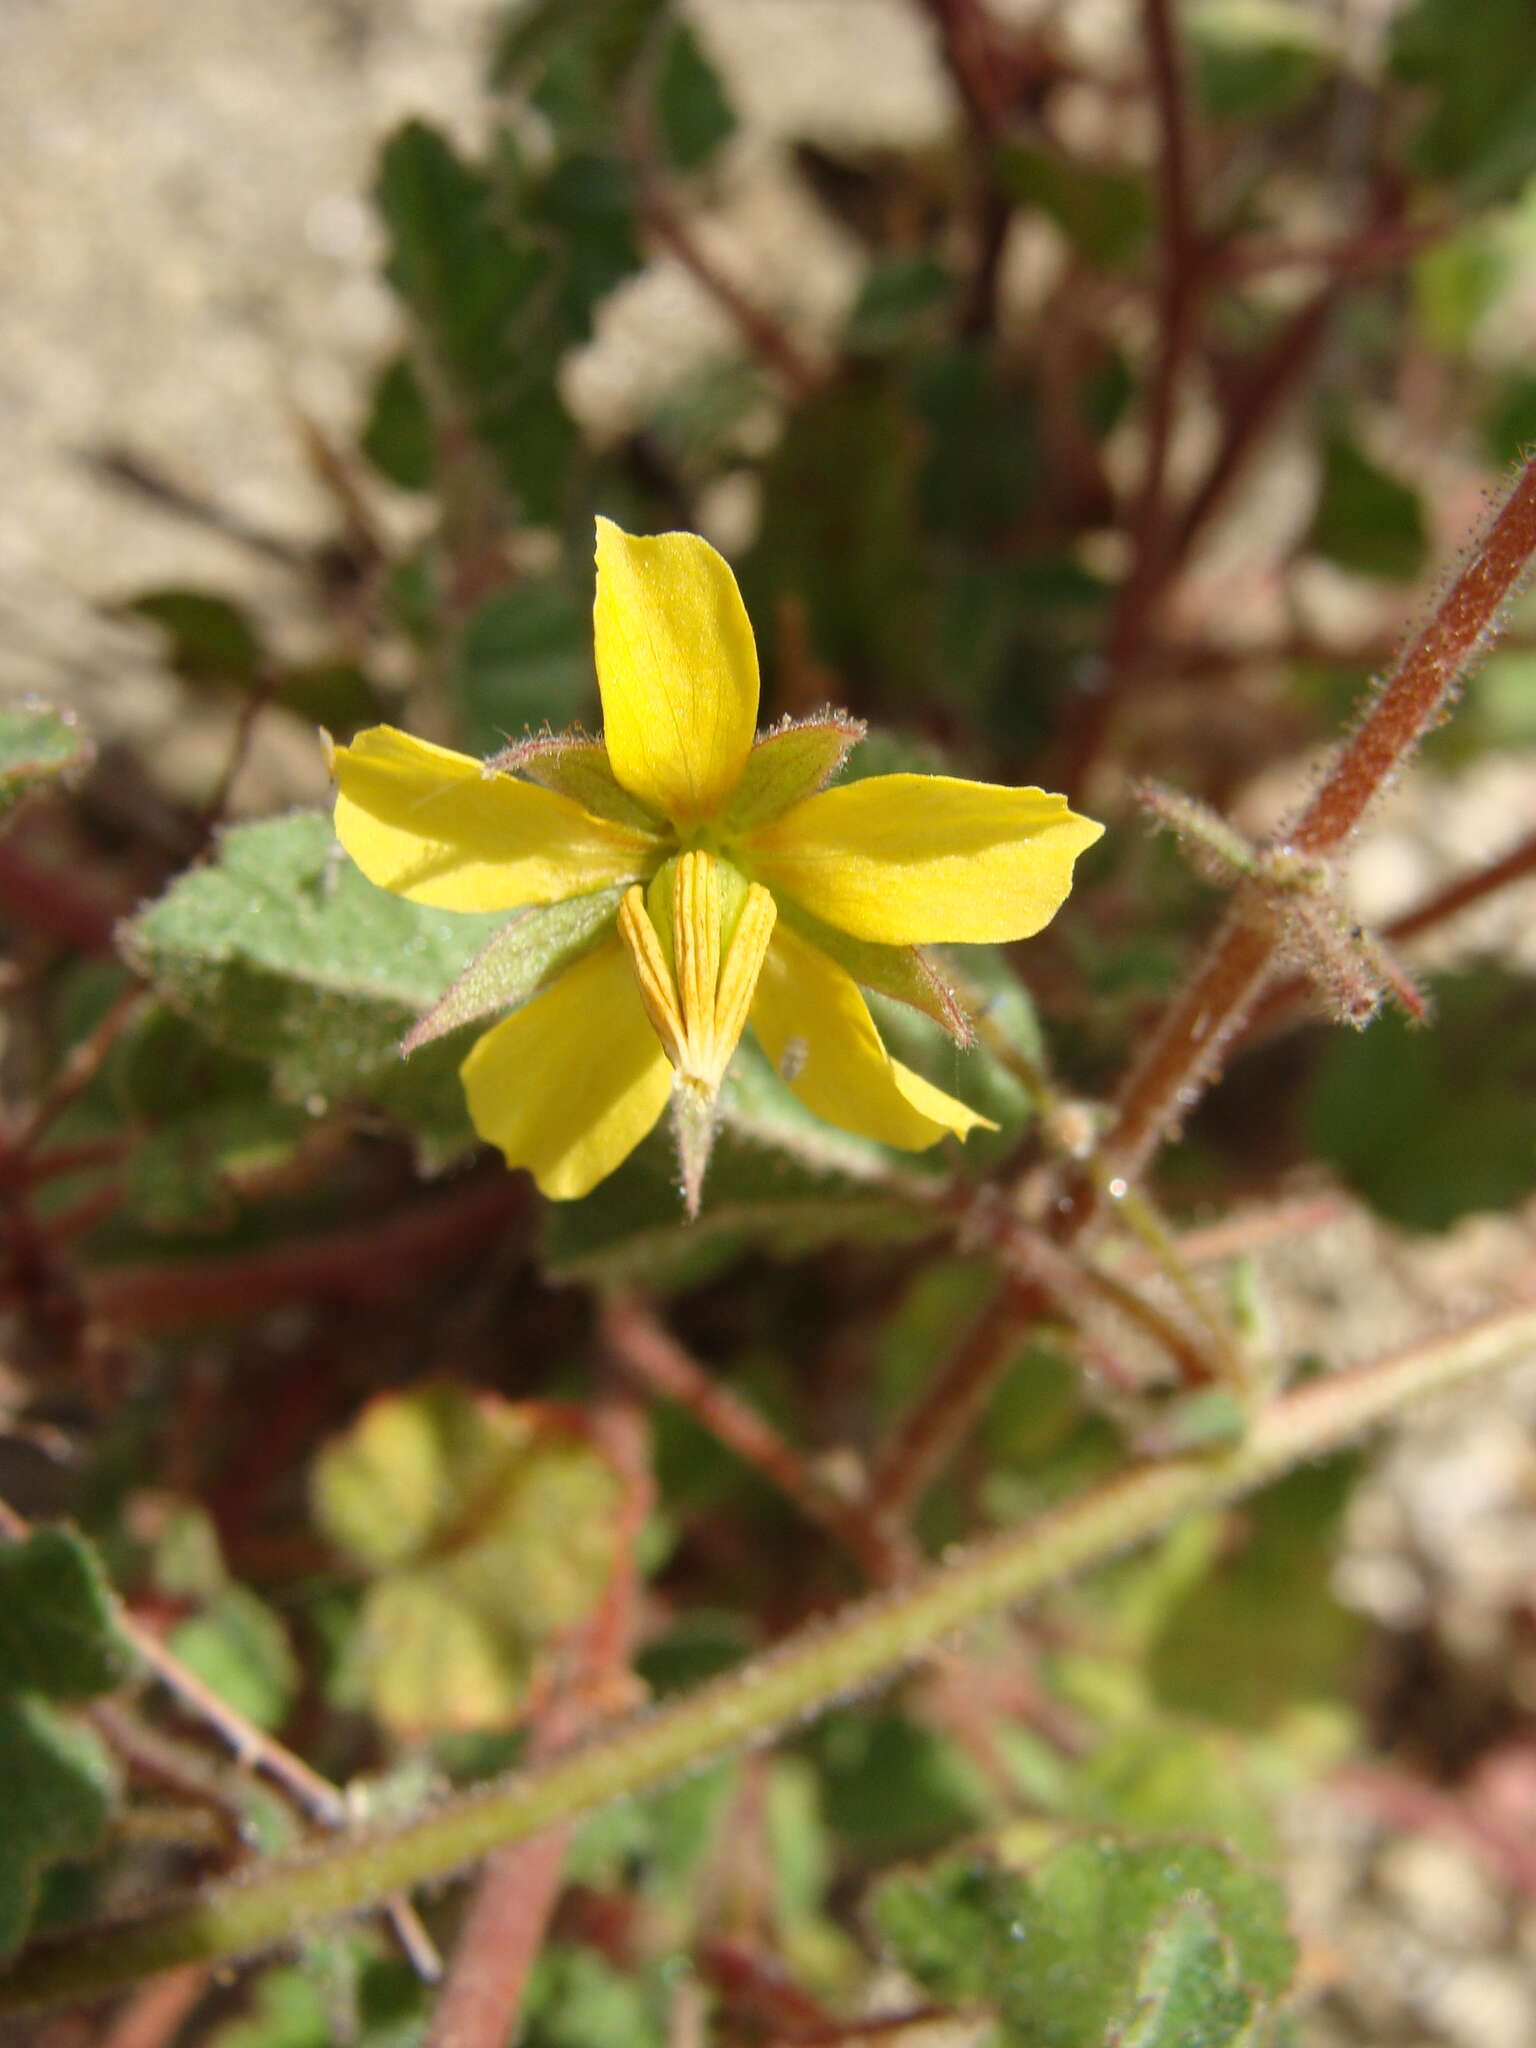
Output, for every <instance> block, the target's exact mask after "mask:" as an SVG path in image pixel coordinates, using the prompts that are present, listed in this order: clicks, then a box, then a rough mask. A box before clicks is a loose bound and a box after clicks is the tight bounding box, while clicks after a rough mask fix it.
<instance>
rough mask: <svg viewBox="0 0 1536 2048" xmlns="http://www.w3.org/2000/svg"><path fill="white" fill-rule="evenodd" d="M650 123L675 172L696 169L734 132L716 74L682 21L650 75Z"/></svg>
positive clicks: (728, 105)
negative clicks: (653, 79) (653, 112)
mask: <svg viewBox="0 0 1536 2048" xmlns="http://www.w3.org/2000/svg"><path fill="white" fill-rule="evenodd" d="M656 120H657V126H658V127H659V129H660V132H661V141H662V147H663V148H664V149H665V151H666V154H667V159H668V161H669V162H670V163H671V164H672V166H673V168H674V169H675V170H679V171H696V170H698V169H699V168H700V167H701V166H702V165H704V164H706V163H708V161H709V159H710V158H711V157H712V156H713V155H714V153H715V151H716V150H717V149H718V148H719V147H720V145H721V143H722V142H725V141H727V140H728V139H729V138H730V136H731V135H732V134H733V133H734V132H735V128H736V116H735V114H734V113H733V112H732V111H731V103H730V101H729V100H728V99H727V98H726V96H725V88H724V87H723V86H722V85H721V83H720V74H719V73H718V72H717V71H716V69H715V67H714V65H713V64H711V63H710V61H709V59H708V58H707V57H706V56H705V54H704V52H703V50H702V49H701V48H700V46H699V39H698V37H697V36H696V35H695V34H694V32H693V30H692V29H691V28H690V27H689V25H688V23H687V22H686V21H678V22H674V23H673V25H672V27H671V28H670V29H669V30H668V32H667V39H666V42H665V43H664V44H663V46H662V52H661V63H660V65H659V67H658V69H657V73H656Z"/></svg>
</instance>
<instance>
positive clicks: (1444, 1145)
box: [1305, 965, 1536, 1230]
mask: <svg viewBox="0 0 1536 2048" xmlns="http://www.w3.org/2000/svg"><path fill="white" fill-rule="evenodd" d="M1432 992H1433V997H1434V1008H1433V1014H1432V1017H1431V1020H1430V1022H1429V1024H1428V1025H1427V1026H1425V1027H1416V1026H1414V1025H1412V1024H1410V1023H1409V1022H1408V1020H1407V1019H1406V1018H1404V1017H1402V1016H1400V1015H1399V1014H1398V1013H1397V1012H1395V1011H1392V1012H1388V1013H1387V1014H1386V1015H1384V1016H1383V1017H1381V1018H1380V1020H1379V1021H1378V1022H1377V1023H1375V1024H1373V1025H1372V1026H1371V1027H1370V1029H1369V1030H1368V1031H1365V1032H1363V1033H1361V1034H1360V1036H1358V1037H1355V1036H1353V1035H1351V1036H1349V1037H1344V1036H1342V1035H1340V1036H1336V1037H1333V1038H1330V1039H1329V1041H1328V1043H1327V1045H1326V1047H1325V1048H1324V1051H1323V1056H1322V1060H1321V1063H1320V1065H1319V1067H1318V1071H1317V1076H1316V1079H1315V1081H1314V1082H1313V1085H1312V1089H1311V1093H1310V1096H1309V1098H1308V1101H1307V1104H1306V1109H1305V1122H1306V1130H1307V1137H1308V1142H1309V1143H1310V1144H1311V1145H1312V1146H1313V1147H1314V1148H1315V1149H1316V1151H1317V1152H1318V1153H1319V1154H1320V1155H1321V1156H1322V1157H1323V1158H1324V1159H1325V1160H1327V1161H1328V1163H1329V1164H1330V1165H1331V1166H1332V1167H1333V1168H1334V1169H1335V1170H1336V1171H1337V1172H1338V1173H1340V1174H1341V1175H1342V1176H1343V1177H1344V1179H1345V1180H1347V1181H1348V1183H1349V1184H1350V1186H1351V1187H1353V1188H1354V1189H1356V1190H1357V1192H1358V1193H1360V1194H1361V1195H1363V1196H1364V1198H1365V1199H1366V1201H1368V1202H1369V1203H1370V1205H1371V1207H1372V1208H1373V1209H1374V1210H1375V1211H1376V1212H1377V1214H1378V1215H1380V1216H1384V1217H1386V1219H1387V1221H1388V1222H1390V1223H1396V1224H1400V1225H1401V1226H1402V1227H1403V1228H1405V1229H1408V1230H1448V1229H1450V1227H1451V1225H1452V1224H1453V1223H1455V1222H1456V1221H1457V1220H1458V1219H1459V1218H1461V1217H1463V1216H1466V1215H1469V1214H1472V1213H1473V1212H1476V1211H1480V1210H1490V1211H1498V1210H1505V1209H1509V1208H1512V1207H1514V1206H1515V1205H1516V1204H1517V1203H1518V1202H1520V1201H1521V1200H1522V1199H1523V1198H1524V1197H1525V1196H1526V1195H1527V1194H1528V1193H1529V1191H1530V1188H1531V1183H1532V1178H1533V1174H1536V1001H1533V994H1536V990H1533V987H1532V983H1531V981H1530V980H1529V979H1528V978H1526V977H1524V976H1521V975H1518V974H1511V973H1510V972H1508V970H1506V969H1504V968H1501V967H1497V966H1492V965H1489V966H1480V967H1475V968H1472V969H1470V970H1468V971H1467V972H1466V973H1463V974H1456V975H1448V976H1445V977H1444V978H1442V979H1440V980H1438V981H1436V982H1435V983H1434V984H1433V990H1432Z"/></svg>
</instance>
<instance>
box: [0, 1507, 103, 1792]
mask: <svg viewBox="0 0 1536 2048" xmlns="http://www.w3.org/2000/svg"><path fill="white" fill-rule="evenodd" d="M131 1665H132V1651H131V1649H130V1647H129V1645H128V1643H127V1641H126V1639H125V1638H124V1637H123V1636H122V1635H121V1634H120V1632H119V1630H118V1626H117V1621H116V1618H115V1614H114V1608H113V1601H112V1595H111V1593H110V1592H109V1591H108V1588H107V1583H106V1580H105V1579H104V1578H103V1576H102V1573H101V1568H100V1566H99V1565H98V1564H97V1562H96V1556H95V1553H94V1551H92V1550H91V1549H90V1547H89V1546H88V1545H87V1544H86V1543H85V1542H84V1541H83V1540H82V1539H81V1538H80V1537H79V1536H77V1535H75V1534H74V1532H73V1531H72V1530H69V1529H62V1528H49V1529H35V1530H34V1531H33V1532H32V1533H31V1535H29V1536H26V1537H24V1538H23V1539H22V1540H21V1541H20V1542H17V1543H6V1544H3V1545H0V1695H3V1694H4V1693H5V1692H7V1691H12V1690H17V1691H19V1690H26V1691H30V1692H38V1693H42V1694H43V1695H44V1696H45V1697H46V1698H48V1699H56V1700H84V1699H90V1698H92V1697H93V1696H94V1695H95V1694H97V1693H102V1692H110V1691H111V1690H112V1688H113V1687H114V1686H117V1685H121V1684H122V1682H123V1680H124V1679H125V1678H126V1677H127V1676H128V1673H129V1670H130V1669H131ZM4 1782H5V1780H4V1777H3V1775H0V1783H4Z"/></svg>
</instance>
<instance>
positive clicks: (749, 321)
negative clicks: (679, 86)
mask: <svg viewBox="0 0 1536 2048" xmlns="http://www.w3.org/2000/svg"><path fill="white" fill-rule="evenodd" d="M638 183H639V187H640V217H641V219H642V220H643V221H644V222H645V225H646V226H647V227H648V228H649V229H650V231H651V233H652V234H653V235H654V236H655V237H656V239H657V241H658V242H660V243H661V244H662V245H663V247H665V248H667V249H670V250H671V252H672V254H673V255H674V256H675V257H676V258H677V260H678V262H679V263H681V264H682V266H683V268H684V269H685V270H686V271H688V273H689V274H690V275H691V276H692V277H694V278H695V279H697V281H698V282H699V283H700V284H701V285H702V286H703V287H704V289H705V291H707V292H708V293H709V295H710V297H711V298H712V299H714V300H715V301H716V303H717V304H718V305H719V306H720V307H721V308H722V309H723V311H725V312H726V313H727V314H729V316H730V318H731V320H732V321H733V322H734V323H735V326H736V328H737V329H738V331H739V332H740V334H741V337H742V339H743V340H744V341H745V342H746V344H747V346H748V348H749V349H750V350H751V351H752V353H753V354H754V355H755V356H756V357H757V358H758V360H759V361H760V362H763V363H766V364H767V366H768V367H769V368H770V369H771V370H773V371H774V372H775V373H776V374H777V375H778V377H779V379H780V381H781V382H782V384H783V385H784V388H785V390H786V391H787V392H788V394H789V396H790V397H791V398H793V399H801V400H803V399H807V398H810V397H813V396H814V395H815V393H816V392H817V391H819V390H820V388H821V384H822V377H821V373H820V372H819V370H818V369H817V368H816V366H815V364H814V363H812V362H811V360H810V358H809V357H808V356H806V355H804V354H803V353H802V352H801V349H800V345H799V343H798V342H796V341H794V340H793V339H792V338H791V336H790V334H789V331H788V329H787V328H785V327H784V326H782V325H781V324H780V322H779V321H777V320H776V319H774V317H773V315H772V314H771V313H767V312H765V311H764V310H763V308H762V307H761V306H759V305H757V304H756V303H755V302H754V301H753V300H751V299H750V298H748V296H747V294H746V293H745V292H744V291H742V289H741V288H740V286H739V285H737V284H736V283H735V282H734V280H733V279H731V278H729V277H728V276H727V275H726V274H725V272H724V271H723V270H722V269H721V268H720V266H719V265H718V264H717V263H716V262H715V260H714V258H713V257H712V256H707V255H706V254H705V253H704V251H703V249H701V248H700V247H699V244H698V242H697V241H696V240H695V239H694V236H693V232H692V230H691V228H689V227H688V226H687V224H686V223H685V222H684V221H683V219H682V217H681V215H680V214H679V213H678V212H677V209H676V208H675V207H674V206H673V204H672V201H671V198H670V197H669V196H668V195H667V194H666V193H665V192H664V191H663V190H662V188H661V185H660V182H659V180H657V179H655V178H653V177H651V176H650V175H648V174H644V173H642V174H641V175H640V177H639V180H638Z"/></svg>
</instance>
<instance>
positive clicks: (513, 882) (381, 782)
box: [335, 725, 655, 910]
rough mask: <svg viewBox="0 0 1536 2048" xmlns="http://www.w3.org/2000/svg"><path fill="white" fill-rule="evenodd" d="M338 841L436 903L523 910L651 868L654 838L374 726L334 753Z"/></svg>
mask: <svg viewBox="0 0 1536 2048" xmlns="http://www.w3.org/2000/svg"><path fill="white" fill-rule="evenodd" d="M335 771H336V784H337V791H338V794H337V798H336V837H337V838H338V839H339V840H340V841H341V843H342V845H343V846H344V847H345V848H346V849H347V852H348V853H350V854H351V856H352V858H353V859H354V860H355V861H356V862H357V864H358V866H359V867H360V868H361V869H362V871H363V873H364V874H365V875H366V876H367V877H368V879H369V881H370V882H377V883H378V884H379V886H380V888H382V889H392V890H393V891H394V892H395V894H396V895H397V896H408V897H409V898H410V899H411V901H412V902H413V903H426V904H430V905H431V906H432V907H433V908H434V909H437V910H517V909H521V908H522V907H523V906H524V905H525V904H530V903H558V902H561V901H562V900H563V899H564V898H565V897H567V896H582V895H588V894H590V893H591V892H592V891H593V890H595V889H602V888H605V887H606V886H607V885H608V884H609V883H611V882H627V881H631V880H633V878H634V877H635V876H636V875H639V874H642V873H643V872H644V870H645V863H646V856H647V855H648V854H649V853H651V852H652V851H653V850H654V845H655V842H654V841H653V840H651V839H649V838H648V837H647V836H646V835H645V834H644V833H642V832H637V831H634V830H632V829H631V828H630V827H628V826H624V825H618V824H615V823H613V822H612V821H611V820H610V819H607V818H595V817H593V815H592V814H591V812H590V811H584V810H583V809H582V808H581V806H580V804H576V803H572V802H571V800H570V798H569V797H565V796H559V795H557V794H556V792H555V791H554V790H552V789H541V788H539V787H538V785H537V784H534V783H527V782H516V781H514V780H513V779H512V777H511V776H510V775H495V774H487V773H486V771H485V769H484V768H483V767H482V765H481V764H480V762H478V761H472V760H471V759H470V758H469V756H468V755H467V754H455V753H451V752H450V751H449V750H448V748H447V747H435V746H433V745H432V744H431V743H430V742H429V741H427V740H418V739H412V738H411V736H410V735H409V734H408V733H403V732H396V731H395V729H394V727H393V726H388V725H375V726H372V727H370V728H369V730H368V731H367V732H361V733H359V734H358V736H357V738H356V739H355V740H354V741H353V742H352V744H351V746H350V747H338V748H337V750H336V760H335Z"/></svg>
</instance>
